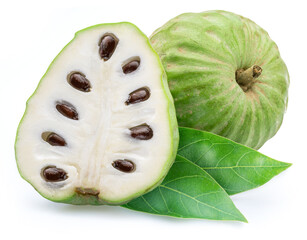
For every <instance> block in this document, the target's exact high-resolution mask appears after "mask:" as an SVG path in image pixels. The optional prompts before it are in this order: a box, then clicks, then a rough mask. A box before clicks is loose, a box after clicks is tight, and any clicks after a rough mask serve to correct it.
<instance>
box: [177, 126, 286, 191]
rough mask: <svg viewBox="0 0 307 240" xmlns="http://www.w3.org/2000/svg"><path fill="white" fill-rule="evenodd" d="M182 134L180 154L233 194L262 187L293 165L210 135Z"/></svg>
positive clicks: (187, 130)
mask: <svg viewBox="0 0 307 240" xmlns="http://www.w3.org/2000/svg"><path fill="white" fill-rule="evenodd" d="M179 131H180V143H179V149H178V153H177V154H178V155H180V156H183V157H185V158H186V159H188V160H190V161H192V162H194V163H195V164H197V165H198V166H199V167H201V168H202V169H203V170H205V171H206V172H207V173H209V174H210V175H211V176H212V177H213V178H214V179H215V180H216V181H217V182H218V183H219V184H220V185H221V186H222V187H223V188H224V189H225V191H227V193H228V194H230V195H232V194H236V193H240V192H244V191H247V190H250V189H253V188H256V187H259V186H261V185H263V184H264V183H266V182H268V181H269V180H270V179H271V178H273V177H274V176H276V175H277V174H279V173H280V172H282V171H284V170H285V169H287V168H288V167H289V166H291V164H289V163H285V162H280V161H277V160H274V159H272V158H269V157H267V156H265V155H263V154H261V153H259V152H257V151H256V150H253V149H251V148H249V147H246V146H244V145H241V144H238V143H235V142H233V141H231V140H229V139H226V138H224V137H220V136H218V135H215V134H212V133H209V132H204V131H199V130H195V129H190V128H180V130H179Z"/></svg>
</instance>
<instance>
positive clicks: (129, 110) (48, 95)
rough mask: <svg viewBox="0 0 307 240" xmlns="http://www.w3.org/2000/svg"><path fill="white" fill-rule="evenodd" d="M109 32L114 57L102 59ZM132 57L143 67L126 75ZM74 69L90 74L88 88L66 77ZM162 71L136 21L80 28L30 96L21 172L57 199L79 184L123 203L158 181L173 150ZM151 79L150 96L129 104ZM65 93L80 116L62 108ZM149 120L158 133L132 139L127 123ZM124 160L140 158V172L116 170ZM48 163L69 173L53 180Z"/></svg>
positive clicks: (19, 145)
mask: <svg viewBox="0 0 307 240" xmlns="http://www.w3.org/2000/svg"><path fill="white" fill-rule="evenodd" d="M106 33H112V34H114V35H115V36H116V37H117V38H118V39H119V42H118V45H117V47H116V49H115V52H114V53H113V55H112V57H111V58H110V59H109V60H108V61H103V60H102V59H101V57H100V55H99V46H98V44H99V41H100V39H101V38H102V36H103V35H105V34H106ZM132 57H139V58H140V66H139V68H138V69H137V70H136V71H135V72H132V73H129V74H124V73H123V70H122V66H123V64H125V63H126V60H127V59H130V58H132ZM73 71H77V72H81V73H83V74H85V75H86V78H87V79H88V80H89V81H90V83H91V86H92V88H91V91H90V92H82V91H78V90H76V89H75V88H73V87H72V86H71V85H70V84H68V82H67V76H68V75H69V74H70V73H71V72H73ZM162 74H163V70H162V69H161V66H160V63H159V61H158V59H157V57H156V55H155V54H154V52H153V51H152V49H151V48H150V47H149V45H148V42H147V40H146V38H144V37H143V36H142V35H141V34H140V32H139V31H138V30H137V29H136V28H135V27H133V26H132V25H130V24H115V25H100V26H95V27H93V28H88V29H86V30H83V31H81V32H79V33H77V34H76V36H75V38H74V39H73V41H71V43H70V44H68V45H67V46H66V47H65V48H64V49H63V50H62V52H61V53H60V54H59V55H58V56H57V58H56V60H55V61H54V62H53V63H52V64H51V66H50V67H49V69H48V71H47V73H46V75H45V76H44V77H43V79H42V81H41V83H40V85H39V87H38V88H37V90H36V92H35V94H34V95H33V96H32V97H31V99H30V100H29V101H28V105H27V111H26V113H25V115H24V117H23V120H22V123H21V125H20V127H19V131H18V137H17V141H16V157H17V159H18V166H19V170H20V172H21V174H22V176H23V177H24V178H25V179H26V180H28V181H29V182H30V183H31V184H32V185H33V186H34V187H35V188H36V189H37V190H38V191H39V192H40V193H41V194H43V195H44V196H46V197H47V198H50V199H52V200H58V199H63V198H67V197H69V196H72V195H73V194H74V193H75V190H76V188H79V187H81V188H90V189H95V190H98V191H99V198H101V199H103V200H105V201H108V202H111V203H117V202H120V201H124V200H128V199H129V198H131V196H134V195H138V194H139V193H142V192H144V191H145V190H146V189H147V188H149V187H151V186H153V184H155V183H156V182H158V181H159V180H160V179H161V173H163V172H165V168H168V167H169V164H170V163H169V157H170V155H171V154H172V151H173V146H172V134H173V133H172V132H171V129H170V119H169V113H168V100H167V98H166V96H165V92H164V89H163V87H162V82H161V77H162ZM145 86H146V87H148V88H149V89H150V93H151V95H150V98H149V99H148V100H146V101H144V102H140V103H135V104H130V105H126V104H125V101H126V100H127V99H128V96H129V93H131V92H133V91H134V90H136V89H139V88H141V87H145ZM61 100H64V101H67V102H69V103H71V104H72V105H73V106H75V108H76V110H77V112H78V114H79V120H72V119H69V118H67V117H65V116H63V115H62V114H60V113H59V112H58V111H57V109H56V108H55V105H56V102H57V101H61ZM143 123H146V124H148V125H149V126H150V127H151V128H152V130H153V137H152V138H151V139H150V140H138V139H134V138H132V137H131V136H130V130H129V128H131V127H134V126H137V125H140V124H143ZM43 132H54V133H57V134H58V135H60V136H62V137H63V138H64V139H65V141H66V143H67V146H52V145H50V144H49V143H48V142H46V141H44V140H43V139H42V136H41V135H42V133H43ZM118 159H129V160H131V161H132V162H134V164H135V167H136V169H135V171H134V172H131V173H125V172H121V171H119V170H118V169H115V168H114V167H113V166H112V163H113V161H115V160H118ZM50 165H52V166H56V167H57V168H62V169H63V170H65V171H66V172H67V173H68V178H67V179H66V180H64V181H59V182H47V181H46V180H45V179H44V178H43V177H42V176H41V171H42V169H44V167H46V166H50Z"/></svg>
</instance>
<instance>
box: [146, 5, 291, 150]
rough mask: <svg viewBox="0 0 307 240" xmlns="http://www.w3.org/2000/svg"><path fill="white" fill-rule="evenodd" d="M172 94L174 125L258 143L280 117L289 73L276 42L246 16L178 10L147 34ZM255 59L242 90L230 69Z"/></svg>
mask: <svg viewBox="0 0 307 240" xmlns="http://www.w3.org/2000/svg"><path fill="white" fill-rule="evenodd" d="M151 43H152V46H153V47H154V49H155V50H156V51H157V52H158V54H159V56H160V59H161V61H162V63H163V65H164V69H165V71H166V74H167V78H168V81H169V87H170V90H171V93H172V95H173V97H174V101H175V106H176V113H177V119H178V124H179V126H182V127H190V128H196V129H200V130H205V131H209V132H213V133H215V134H218V135H221V136H224V137H226V138H229V139H232V140H234V141H236V142H238V143H241V144H244V145H246V146H248V147H251V148H254V149H259V148H260V147H261V146H262V145H263V144H264V143H265V142H266V141H267V140H268V139H270V138H271V137H273V136H274V135H275V134H276V132H277V131H278V129H279V128H280V125H281V123H282V121H283V116H284V113H285V110H286V107H287V102H288V87H289V74H288V70H287V67H286V65H285V63H284V62H283V60H282V59H281V57H280V54H279V51H278V48H277V46H276V44H275V43H274V42H273V41H272V40H271V39H270V37H269V35H268V33H267V32H266V31H265V30H263V29H262V28H260V27H259V26H258V25H256V24H255V23H254V22H252V21H251V20H249V19H247V18H244V17H242V16H239V15H236V14H234V13H230V12H225V11H209V12H201V13H184V14H182V15H179V16H177V17H175V18H173V19H171V20H170V21H169V22H167V23H166V24H165V25H163V26H162V27H161V28H159V29H157V30H156V31H155V32H154V33H153V34H152V36H151ZM253 65H259V66H260V67H261V68H262V74H261V75H260V77H258V78H257V79H256V80H257V81H256V83H255V84H254V85H253V87H252V90H251V91H249V92H244V91H243V90H242V89H241V87H240V86H239V85H238V84H237V82H236V79H235V72H236V70H238V69H241V68H244V69H246V68H249V67H251V66H253Z"/></svg>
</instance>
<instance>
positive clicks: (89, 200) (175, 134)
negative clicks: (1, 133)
mask: <svg viewBox="0 0 307 240" xmlns="http://www.w3.org/2000/svg"><path fill="white" fill-rule="evenodd" d="M118 24H121V25H126V26H127V27H129V28H134V29H135V30H137V31H138V32H139V34H140V35H141V36H142V37H143V38H144V39H145V40H146V42H147V44H148V47H149V48H150V49H151V50H152V52H153V54H155V55H156V58H157V61H158V63H159V65H160V67H161V69H162V74H161V86H162V89H163V90H164V93H165V98H166V100H167V111H168V118H169V129H170V132H171V135H172V136H171V137H172V142H171V147H170V151H169V156H168V161H167V162H166V163H165V165H164V167H163V170H162V171H161V174H160V176H159V177H158V178H157V179H156V180H155V181H154V182H153V184H152V185H151V186H149V187H148V188H146V189H143V190H141V191H139V192H138V193H136V194H135V195H133V196H129V197H127V198H125V199H118V200H117V201H109V200H106V199H103V198H99V197H97V196H91V195H81V194H78V193H75V194H73V195H70V196H67V197H65V198H61V199H56V198H50V197H48V196H45V195H44V194H42V193H41V192H39V191H38V190H37V189H36V190H37V191H38V192H39V194H40V195H41V196H43V197H45V198H46V199H48V200H50V201H53V202H60V203H67V204H74V205H122V204H125V203H127V202H129V201H131V200H132V199H134V198H137V197H139V196H140V195H143V194H145V193H147V192H149V191H151V190H153V189H154V188H156V187H157V186H158V185H160V183H161V182H162V181H163V179H164V178H165V176H166V175H167V173H168V171H169V169H170V168H171V166H172V165H173V163H174V161H175V158H176V153H177V149H178V144H179V131H178V123H177V118H176V111H175V107H174V100H173V97H172V95H171V93H170V90H169V87H168V82H167V76H166V74H165V71H164V69H163V65H162V63H161V61H160V58H159V55H158V54H157V53H156V52H155V50H154V49H153V48H152V46H151V43H150V40H149V39H148V38H147V36H146V35H145V34H144V33H143V32H142V31H141V30H140V29H139V28H138V27H137V26H135V25H134V24H132V23H130V22H118V23H105V24H97V25H94V26H91V27H88V28H85V29H82V30H80V31H78V32H76V34H75V37H76V36H77V35H78V34H82V33H83V32H85V31H87V30H90V29H92V28H96V27H101V26H112V25H118ZM74 39H75V38H73V39H72V40H71V41H70V42H69V43H68V44H67V45H66V46H65V47H64V48H63V49H62V50H61V52H60V53H59V54H58V55H57V56H56V57H55V58H54V59H53V61H52V63H51V64H50V66H49V67H48V69H47V71H46V73H45V74H44V76H45V75H46V74H47V73H48V71H49V69H50V68H51V67H52V65H53V63H54V62H55V61H56V60H57V58H58V57H59V56H60V55H61V53H62V52H63V51H64V50H65V48H66V47H67V46H68V45H69V44H70V43H71V42H72V41H73V40H74ZM44 76H43V77H42V78H41V80H40V82H39V84H38V86H37V88H36V90H35V91H34V93H33V94H32V95H31V96H30V98H29V99H28V100H27V103H26V110H25V112H24V114H23V117H22V119H21V120H20V123H19V125H18V128H17V133H16V139H15V158H16V163H17V168H18V171H19V174H20V176H21V177H22V178H23V179H24V180H26V181H27V182H28V183H30V184H31V185H32V186H33V188H35V186H34V185H33V184H32V183H31V182H30V181H29V180H28V179H26V178H25V177H24V176H23V174H22V169H20V168H19V165H18V159H17V151H18V149H17V147H16V146H17V143H18V139H19V137H20V136H19V134H18V130H19V127H20V126H21V124H22V122H23V119H24V117H25V115H26V114H27V106H28V103H29V102H30V99H31V97H32V96H34V95H35V93H36V91H37V89H38V88H39V86H40V83H41V82H42V81H43V80H44Z"/></svg>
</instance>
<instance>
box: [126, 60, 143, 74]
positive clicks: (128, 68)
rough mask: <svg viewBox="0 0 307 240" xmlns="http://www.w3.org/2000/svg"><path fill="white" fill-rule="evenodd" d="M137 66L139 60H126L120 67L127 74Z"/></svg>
mask: <svg viewBox="0 0 307 240" xmlns="http://www.w3.org/2000/svg"><path fill="white" fill-rule="evenodd" d="M139 66H140V60H132V61H130V62H128V63H127V64H125V65H124V66H123V67H122V69H123V72H124V73H125V74H128V73H131V72H134V71H135V70H137V69H138V67H139Z"/></svg>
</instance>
